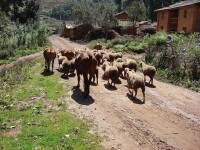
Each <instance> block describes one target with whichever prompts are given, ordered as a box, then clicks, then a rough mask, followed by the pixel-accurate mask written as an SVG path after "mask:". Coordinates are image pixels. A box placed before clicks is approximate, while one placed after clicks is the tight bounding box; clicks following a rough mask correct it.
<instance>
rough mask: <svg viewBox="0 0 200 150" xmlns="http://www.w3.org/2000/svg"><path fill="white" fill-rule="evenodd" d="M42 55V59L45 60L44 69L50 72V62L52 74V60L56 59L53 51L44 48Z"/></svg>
mask: <svg viewBox="0 0 200 150" xmlns="http://www.w3.org/2000/svg"><path fill="white" fill-rule="evenodd" d="M43 55H44V58H45V69H47V70H48V71H49V70H50V64H51V62H52V72H53V66H54V60H55V58H56V52H55V50H54V49H53V48H52V47H48V48H45V49H44V52H43Z"/></svg>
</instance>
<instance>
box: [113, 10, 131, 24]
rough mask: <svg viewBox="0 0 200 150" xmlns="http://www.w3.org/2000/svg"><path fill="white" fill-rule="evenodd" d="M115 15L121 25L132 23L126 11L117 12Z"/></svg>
mask: <svg viewBox="0 0 200 150" xmlns="http://www.w3.org/2000/svg"><path fill="white" fill-rule="evenodd" d="M115 17H116V19H117V21H118V24H119V25H120V26H128V25H129V23H130V21H129V16H128V13H127V12H125V11H122V12H119V13H117V14H115Z"/></svg>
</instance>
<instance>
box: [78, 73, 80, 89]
mask: <svg viewBox="0 0 200 150" xmlns="http://www.w3.org/2000/svg"><path fill="white" fill-rule="evenodd" d="M77 79H78V85H77V88H79V87H80V74H79V73H77Z"/></svg>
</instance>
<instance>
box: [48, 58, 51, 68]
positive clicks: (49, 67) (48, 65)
mask: <svg viewBox="0 0 200 150" xmlns="http://www.w3.org/2000/svg"><path fill="white" fill-rule="evenodd" d="M50 63H51V61H50V60H49V61H48V66H47V69H48V70H50Z"/></svg>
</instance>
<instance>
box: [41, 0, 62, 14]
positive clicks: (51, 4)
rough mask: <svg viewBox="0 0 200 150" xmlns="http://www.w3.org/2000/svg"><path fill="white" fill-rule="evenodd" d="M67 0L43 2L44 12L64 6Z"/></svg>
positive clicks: (44, 0)
mask: <svg viewBox="0 0 200 150" xmlns="http://www.w3.org/2000/svg"><path fill="white" fill-rule="evenodd" d="M64 2H65V0H41V4H42V12H46V11H47V10H49V9H52V8H53V7H54V6H55V5H61V4H64Z"/></svg>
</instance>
